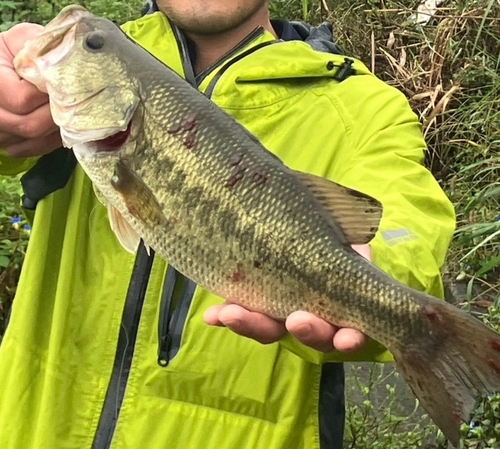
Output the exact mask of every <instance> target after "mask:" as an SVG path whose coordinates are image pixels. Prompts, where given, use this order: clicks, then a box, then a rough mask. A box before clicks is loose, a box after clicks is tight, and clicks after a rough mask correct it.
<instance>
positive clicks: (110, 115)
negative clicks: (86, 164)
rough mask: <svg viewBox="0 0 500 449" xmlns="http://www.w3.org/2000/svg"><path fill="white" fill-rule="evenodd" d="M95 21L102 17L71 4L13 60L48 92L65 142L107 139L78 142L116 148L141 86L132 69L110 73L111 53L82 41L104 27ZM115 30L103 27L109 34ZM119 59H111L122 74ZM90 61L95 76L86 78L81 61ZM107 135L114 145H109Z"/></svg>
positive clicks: (24, 75)
mask: <svg viewBox="0 0 500 449" xmlns="http://www.w3.org/2000/svg"><path fill="white" fill-rule="evenodd" d="M96 21H97V23H98V25H99V24H102V22H103V19H99V18H96V17H95V16H94V15H92V14H91V13H90V12H88V11H87V10H85V9H84V8H82V7H80V6H74V5H73V6H69V7H66V8H64V9H63V10H62V11H61V12H60V14H59V15H58V16H57V17H56V18H55V19H54V20H52V21H51V22H50V23H49V24H48V25H47V26H46V27H45V28H44V30H43V32H42V33H41V34H40V35H39V36H37V37H36V38H34V39H33V40H30V41H28V42H27V43H26V45H25V47H24V48H23V49H22V50H21V51H20V52H19V54H18V55H17V56H16V58H15V60H14V67H15V69H16V71H17V72H18V74H19V75H20V76H21V77H22V78H24V79H26V80H27V81H29V82H31V83H33V84H34V85H35V86H37V88H38V89H39V90H41V91H42V92H46V93H48V94H49V99H50V110H51V114H52V117H53V120H54V122H55V123H56V124H57V125H58V126H59V127H60V130H61V137H62V141H63V144H64V145H65V146H66V147H67V148H73V147H74V146H75V145H79V144H83V143H87V142H94V141H96V142H97V141H99V142H101V143H102V144H103V145H93V146H92V145H91V146H81V145H80V146H79V147H80V148H86V151H94V152H98V151H100V150H103V151H110V150H111V148H112V147H113V148H114V149H116V142H118V141H120V140H123V139H120V138H113V136H120V135H121V137H123V135H124V134H127V133H128V134H129V131H130V129H131V126H130V124H131V120H132V117H133V116H134V114H135V112H136V109H137V106H138V103H139V95H138V94H137V86H136V85H133V81H130V80H129V79H128V78H127V74H125V73H123V74H122V75H121V76H120V75H117V76H113V74H110V73H106V70H105V67H106V66H105V65H103V62H104V60H105V56H106V54H105V53H103V54H101V55H92V54H91V52H89V51H88V50H86V49H85V48H84V45H82V44H83V41H84V40H85V39H86V37H87V36H88V35H89V34H91V33H93V32H97V33H99V32H100V28H99V27H98V26H97V27H96ZM110 25H111V26H112V27H115V25H114V24H111V22H108V31H109V27H110ZM110 34H113V33H108V34H106V30H105V31H104V37H105V38H107V37H109V35H110ZM92 58H93V59H92ZM99 58H100V59H99ZM116 62H117V61H113V62H109V64H114V69H115V72H114V73H115V74H120V69H121V68H120V67H118V64H116ZM87 63H88V65H89V66H90V69H91V72H90V73H91V76H88V77H86V79H84V80H82V75H81V67H82V65H83V64H87ZM121 72H123V70H121ZM86 73H87V74H88V73H89V71H88V70H87V71H86ZM110 75H111V76H110ZM106 139H108V140H109V141H111V143H112V144H113V145H105V143H106Z"/></svg>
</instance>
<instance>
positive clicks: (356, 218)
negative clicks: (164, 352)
mask: <svg viewBox="0 0 500 449" xmlns="http://www.w3.org/2000/svg"><path fill="white" fill-rule="evenodd" d="M15 66H16V70H17V71H18V73H19V74H20V75H21V76H22V77H24V78H26V79H27V80H29V81H31V82H32V83H34V84H36V85H37V86H38V87H39V89H40V90H43V91H45V92H48V94H49V97H50V105H51V111H52V115H53V117H54V121H55V122H56V123H57V124H58V125H59V126H60V129H61V136H62V139H63V142H64V143H65V145H66V146H67V147H69V148H72V149H73V151H74V152H75V155H76V157H77V159H78V161H79V163H80V164H81V166H82V167H83V169H84V170H85V171H86V173H87V174H88V176H89V177H90V179H91V180H92V182H93V183H94V185H95V186H96V188H97V190H98V192H100V193H99V195H102V197H103V198H104V201H105V202H106V204H107V206H108V210H109V218H110V222H111V227H112V229H113V230H114V231H115V233H116V234H117V236H118V238H119V240H120V242H121V243H122V244H123V246H124V247H125V248H127V249H128V250H129V251H132V252H133V251H135V250H136V248H137V246H138V243H139V241H140V239H143V240H144V242H145V244H146V245H148V246H149V247H151V248H153V249H154V250H155V251H156V253H158V254H159V255H160V256H161V257H163V258H164V259H165V260H166V261H167V262H168V263H169V264H171V265H172V266H174V267H175V268H176V269H177V270H179V271H180V272H181V273H183V274H184V275H186V276H187V277H189V278H191V279H192V280H194V281H195V282H197V283H198V284H200V285H201V286H203V287H205V288H206V289H208V290H210V291H212V292H214V293H215V294H217V295H219V296H221V297H222V298H225V299H226V300H229V301H232V302H235V303H238V304H241V305H243V306H245V307H247V308H249V309H251V310H256V311H260V312H264V313H266V314H268V315H270V316H272V317H276V318H281V319H284V318H286V317H287V316H288V315H289V314H290V313H291V312H293V311H296V310H305V311H309V312H312V313H314V314H315V315H317V316H319V317H321V318H323V319H325V320H327V321H329V322H331V323H333V324H335V325H338V326H344V327H352V328H355V329H358V330H360V331H362V332H364V333H365V334H367V335H368V336H370V337H371V338H373V339H375V340H377V341H379V342H381V343H382V344H384V345H385V346H386V347H387V348H388V349H389V350H390V351H391V352H392V354H393V355H394V358H395V360H396V362H397V363H398V364H399V366H400V367H401V370H402V372H403V374H404V376H405V379H406V381H407V382H408V384H409V385H410V387H411V388H412V390H413V392H414V393H415V395H416V396H417V397H418V399H419V400H420V402H421V404H422V406H423V407H424V408H425V410H426V411H427V412H428V413H429V415H430V417H431V418H432V419H433V420H434V421H435V422H436V424H437V425H438V426H439V427H440V428H441V430H442V431H443V433H444V434H445V436H446V437H447V438H448V439H449V440H450V442H451V443H452V444H454V445H455V446H456V445H457V444H458V441H459V425H460V423H461V422H462V421H467V420H468V419H469V414H470V411H471V409H472V408H473V407H474V404H475V400H476V398H477V397H478V395H481V394H486V393H493V392H495V391H499V390H500V335H499V334H498V333H496V332H494V331H493V330H491V329H489V328H488V327H486V326H485V325H484V324H482V323H481V322H479V321H478V320H476V319H474V318H473V317H471V316H470V315H468V314H467V313H465V312H463V311H460V310H459V309H457V308H456V307H453V306H452V305H450V304H447V303H446V302H443V301H440V300H438V299H436V298H433V297H431V296H429V295H426V294H424V293H421V292H418V291H415V290H413V289H410V288H409V287H407V286H405V285H403V284H401V283H398V282H397V281H395V280H394V279H392V278H390V277H389V276H388V275H386V274H385V273H383V272H382V271H380V270H379V269H377V268H376V267H374V266H373V265H372V264H370V263H369V262H368V261H366V260H365V259H363V258H362V257H360V256H359V255H357V254H356V253H355V252H354V251H353V250H352V248H351V245H353V244H363V243H367V242H369V241H370V240H371V239H372V238H373V236H374V233H375V232H376V230H377V226H378V222H379V220H380V217H381V213H382V207H381V205H380V203H379V202H378V201H376V200H374V199H373V198H370V197H368V196H366V195H364V194H362V193H358V192H355V191H352V190H350V189H347V188H345V187H342V186H340V185H337V184H335V183H333V182H330V181H328V180H325V179H322V178H318V177H316V176H312V175H309V174H305V173H299V172H296V171H293V170H291V169H289V168H287V167H286V166H285V165H284V164H283V163H282V162H281V161H280V160H278V159H277V158H276V157H275V156H273V155H272V154H271V153H270V152H269V151H267V150H266V149H265V148H264V147H263V146H262V145H261V144H260V143H259V142H258V141H257V140H256V139H255V138H254V137H252V136H251V135H250V134H249V133H248V132H247V131H246V130H245V129H244V128H243V127H241V126H240V125H238V124H237V123H236V122H235V121H234V120H233V119H232V118H231V117H229V116H228V115H226V114H225V113H224V112H223V111H221V110H220V109H219V108H218V107H216V106H215V105H214V104H213V103H212V102H211V101H210V100H208V99H207V98H205V97H204V96H203V95H202V94H200V93H199V92H198V91H197V90H196V89H194V88H193V87H191V86H190V85H189V84H188V83H187V82H186V81H184V80H183V79H182V78H181V77H179V76H178V75H177V74H176V73H175V72H173V71H172V70H171V69H169V68H168V67H166V66H164V65H163V64H162V63H161V62H159V61H157V60H156V59H155V58H154V57H153V56H151V55H150V54H148V53H147V52H146V51H145V50H144V49H142V48H141V47H140V46H138V45H137V44H135V43H134V42H133V41H131V40H130V39H128V38H127V37H126V36H125V35H124V34H123V33H122V31H121V30H120V29H119V28H118V27H117V26H116V25H115V24H113V23H112V22H110V21H108V20H105V19H102V18H98V17H95V16H93V15H92V14H90V13H89V12H87V11H86V10H84V9H83V8H81V7H76V6H72V7H67V8H65V9H64V10H63V11H62V12H61V13H60V14H59V15H58V16H57V17H56V18H55V19H54V20H53V21H52V22H51V23H50V24H49V25H47V27H46V28H45V30H44V32H43V33H42V34H41V35H40V36H39V37H37V38H35V39H34V40H32V41H30V42H28V43H27V45H26V47H25V48H24V50H23V51H21V52H20V53H19V55H18V56H17V57H16V59H15Z"/></svg>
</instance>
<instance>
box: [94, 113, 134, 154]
mask: <svg viewBox="0 0 500 449" xmlns="http://www.w3.org/2000/svg"><path fill="white" fill-rule="evenodd" d="M131 129H132V120H130V121H129V122H128V125H127V128H126V129H125V130H124V131H118V132H117V133H115V134H112V135H111V136H108V137H105V138H104V139H101V140H95V141H94V142H93V144H94V145H95V148H96V150H97V152H102V153H104V152H113V151H118V150H119V149H120V148H121V147H122V146H123V145H124V144H125V142H126V141H127V139H128V138H129V137H130V132H131Z"/></svg>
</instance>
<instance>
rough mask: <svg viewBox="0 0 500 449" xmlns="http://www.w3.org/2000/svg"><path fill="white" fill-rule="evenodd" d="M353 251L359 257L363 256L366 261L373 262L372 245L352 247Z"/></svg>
mask: <svg viewBox="0 0 500 449" xmlns="http://www.w3.org/2000/svg"><path fill="white" fill-rule="evenodd" d="M352 249H353V250H354V251H356V252H357V253H358V254H359V255H361V256H363V257H364V258H365V259H366V260H370V261H371V260H372V250H371V248H370V245H368V244H366V245H352Z"/></svg>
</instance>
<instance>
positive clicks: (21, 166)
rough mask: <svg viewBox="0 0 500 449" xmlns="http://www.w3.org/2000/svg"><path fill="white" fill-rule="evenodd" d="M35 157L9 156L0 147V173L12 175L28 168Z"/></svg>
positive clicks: (32, 163)
mask: <svg viewBox="0 0 500 449" xmlns="http://www.w3.org/2000/svg"><path fill="white" fill-rule="evenodd" d="M35 162H36V158H11V157H9V156H7V154H5V151H4V150H2V149H1V148H0V175H6V176H13V175H18V174H19V173H23V172H25V171H27V170H29V169H30V168H31V167H32V166H33V165H34V164H35Z"/></svg>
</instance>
